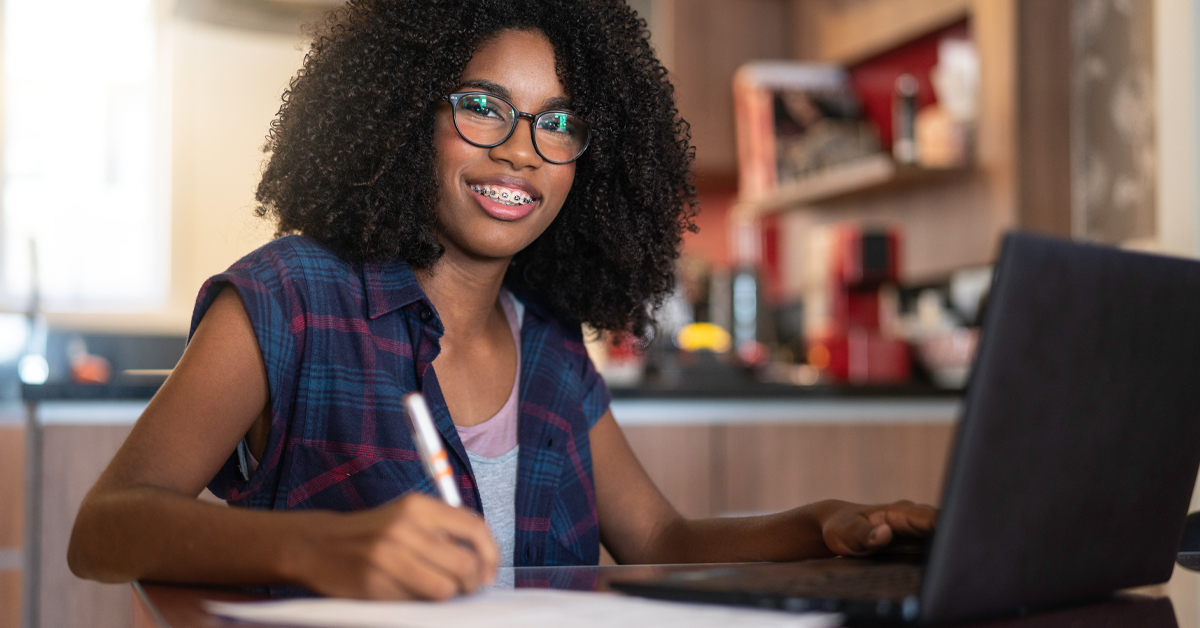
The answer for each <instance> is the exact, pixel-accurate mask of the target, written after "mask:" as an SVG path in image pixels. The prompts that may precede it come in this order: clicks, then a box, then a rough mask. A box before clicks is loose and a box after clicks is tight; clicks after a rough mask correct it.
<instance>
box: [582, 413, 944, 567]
mask: <svg viewBox="0 0 1200 628" xmlns="http://www.w3.org/2000/svg"><path fill="white" fill-rule="evenodd" d="M589 436H590V440H591V443H592V466H593V472H594V475H595V480H596V510H597V512H598V514H599V517H600V535H601V540H602V541H603V542H604V546H605V547H607V548H608V551H609V552H610V553H612V555H613V558H615V559H616V560H617V562H620V563H698V562H714V563H717V562H742V561H783V560H801V559H806V558H817V557H821V556H831V555H834V554H839V555H855V554H867V553H870V552H872V551H874V550H877V549H879V548H881V547H883V546H885V545H887V544H888V543H890V542H891V540H892V536H893V534H899V535H904V536H924V535H926V534H929V532H931V531H932V530H933V526H934V521H935V519H936V516H937V511H936V510H935V509H934V508H932V507H930V506H919V505H915V504H913V503H911V502H896V503H894V504H888V505H884V506H861V505H858V504H850V503H846V502H839V501H833V500H829V501H823V502H817V503H815V504H809V505H807V506H801V507H799V508H795V509H792V510H789V511H786V512H781V513H777V514H773V515H765V516H761V517H724V518H716V519H695V520H689V519H684V518H683V517H681V516H680V515H679V513H678V512H676V511H675V509H674V508H673V507H671V505H670V504H669V503H668V502H667V500H666V499H665V498H663V496H662V493H660V492H659V491H658V489H657V488H656V487H655V486H654V483H653V482H651V481H650V478H649V477H648V476H647V475H646V472H645V470H643V469H642V465H641V464H639V463H638V461H637V458H636V457H635V456H634V455H633V451H632V450H630V448H629V443H628V442H627V441H626V440H625V435H624V434H623V433H622V432H621V428H620V427H618V426H617V422H616V421H615V420H614V419H613V416H612V412H606V413H605V414H604V416H603V417H601V419H600V420H599V421H598V422H597V423H596V425H595V426H593V427H592V430H591V432H590V433H589Z"/></svg>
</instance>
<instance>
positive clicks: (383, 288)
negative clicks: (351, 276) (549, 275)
mask: <svg viewBox="0 0 1200 628" xmlns="http://www.w3.org/2000/svg"><path fill="white" fill-rule="evenodd" d="M363 285H364V286H365V287H366V293H367V313H368V314H369V315H370V317H371V318H372V319H376V318H379V317H380V316H383V315H384V314H387V313H389V312H393V311H395V310H398V309H400V308H403V307H406V306H409V305H412V304H413V303H424V304H425V305H426V306H428V308H429V310H430V311H435V310H434V307H433V303H432V302H431V301H430V300H429V297H427V296H425V290H423V289H422V288H421V284H420V283H418V282H417V276H416V274H415V273H413V271H412V267H411V266H409V265H408V262H406V261H403V260H400V261H395V262H386V263H377V262H367V263H365V264H363ZM504 287H505V288H507V289H508V290H509V291H510V292H512V293H513V295H514V296H516V297H517V298H518V299H520V300H521V302H522V303H523V304H525V309H526V311H527V312H529V313H531V314H533V315H535V316H537V317H538V318H541V319H543V320H548V319H549V318H550V308H549V306H548V305H547V304H546V303H545V302H544V301H543V300H542V298H541V295H539V294H537V293H536V292H535V291H534V290H531V289H529V288H528V287H526V286H525V285H523V284H522V283H520V282H517V281H512V280H511V278H506V280H505V282H504Z"/></svg>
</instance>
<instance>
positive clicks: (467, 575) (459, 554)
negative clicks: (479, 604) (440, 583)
mask: <svg viewBox="0 0 1200 628" xmlns="http://www.w3.org/2000/svg"><path fill="white" fill-rule="evenodd" d="M414 551H415V553H416V554H417V556H418V557H420V559H421V560H423V561H424V562H425V563H426V564H428V565H430V566H431V567H433V568H434V569H437V570H438V571H440V572H442V573H444V574H446V575H447V576H448V577H449V578H451V579H452V580H454V582H455V583H456V585H457V587H458V590H459V591H460V592H462V593H474V592H476V591H478V590H479V586H480V584H481V583H482V582H483V577H482V570H481V569H480V565H479V563H480V558H479V555H478V554H477V553H476V552H475V551H474V550H473V549H471V548H470V547H464V546H463V545H462V544H461V543H459V542H458V541H457V540H455V539H454V538H452V537H449V536H446V535H442V534H422V537H421V539H420V543H419V544H418V545H416V546H415V547H414Z"/></svg>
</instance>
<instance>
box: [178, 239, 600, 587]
mask: <svg viewBox="0 0 1200 628" xmlns="http://www.w3.org/2000/svg"><path fill="white" fill-rule="evenodd" d="M226 284H230V285H233V286H234V287H235V288H236V289H237V291H238V294H239V295H240V296H241V299H242V304H243V305H244V306H245V308H246V313H247V314H248V315H249V317H250V322H251V324H252V325H253V327H254V333H255V335H256V336H257V338H258V346H259V349H260V350H261V351H262V356H263V362H264V364H265V366H266V371H267V383H268V385H269V387H270V394H271V429H270V435H269V436H268V438H267V446H266V450H265V451H264V454H263V460H262V461H261V462H260V464H259V466H258V468H257V469H256V470H255V471H254V472H253V473H251V474H250V477H249V479H248V480H247V479H245V478H244V476H243V475H242V474H241V472H240V470H239V466H238V457H237V455H236V452H235V454H234V455H231V456H230V458H229V460H228V461H227V462H226V463H225V465H224V467H223V468H222V469H221V470H220V471H219V472H218V473H217V476H216V477H215V478H213V480H212V483H211V484H209V489H210V490H212V492H213V493H214V494H216V495H217V496H219V497H221V498H223V499H225V500H226V501H228V502H229V503H230V504H234V505H238V506H245V507H250V508H263V509H277V510H284V509H306V508H307V509H317V508H320V509H329V510H340V511H350V510H363V509H365V508H371V507H374V506H378V505H380V504H384V503H386V502H388V501H390V500H393V499H395V498H397V497H399V496H401V495H403V494H405V493H407V492H409V491H414V490H416V491H421V492H424V493H427V494H430V495H436V491H435V489H434V487H433V483H432V482H431V481H430V479H429V477H428V476H427V475H426V474H425V470H424V468H423V467H422V466H421V461H420V458H419V456H418V455H417V451H416V448H415V446H414V444H413V441H412V438H411V436H410V434H409V429H408V426H407V421H406V420H405V418H404V415H403V410H402V406H401V403H400V397H401V396H402V395H403V394H405V393H407V392H409V391H413V390H421V391H423V392H424V393H425V397H426V398H427V399H428V401H429V405H430V409H431V410H432V411H433V416H434V420H435V423H436V424H437V428H438V431H439V432H440V433H441V435H442V439H443V441H444V445H445V447H446V450H447V453H448V455H449V458H450V463H451V466H452V467H453V469H454V474H455V477H456V478H457V480H458V484H459V486H460V487H461V489H462V493H463V501H464V502H465V503H466V505H467V506H469V507H471V508H474V509H476V510H482V507H481V503H482V502H481V501H480V498H479V490H478V488H477V487H476V484H475V478H474V476H473V475H472V472H471V466H470V463H469V462H468V459H467V454H466V451H465V450H464V449H463V446H462V441H460V440H459V437H458V432H457V431H456V430H455V428H454V423H453V421H451V419H450V413H449V410H448V409H447V408H446V401H445V398H444V397H443V396H442V391H441V388H440V387H439V386H438V380H437V375H436V373H435V372H434V370H433V369H432V368H431V363H432V362H433V360H434V358H435V357H437V355H438V351H439V340H440V338H441V337H442V333H443V327H442V323H441V320H440V318H439V317H438V315H437V312H436V311H435V310H434V308H433V304H432V303H430V301H429V299H428V298H426V296H425V293H424V292H423V291H422V290H421V287H420V285H419V284H418V283H417V280H416V276H415V275H413V272H412V270H411V269H410V268H409V266H408V264H406V263H404V262H394V263H388V264H364V265H361V266H355V265H351V264H349V263H347V262H345V261H343V260H342V259H341V258H339V257H338V256H337V255H336V254H334V253H333V252H332V251H330V250H329V249H327V248H325V247H324V246H322V245H321V244H319V243H317V242H316V241H314V240H312V239H310V238H305V237H301V236H288V237H284V238H280V239H277V240H275V241H273V242H271V243H269V244H267V245H265V246H263V247H262V248H260V249H258V250H257V251H254V252H253V253H251V254H249V255H247V256H246V257H244V258H242V260H241V261H239V262H237V263H236V264H234V265H233V266H231V267H230V268H229V270H227V271H225V272H224V273H221V274H219V275H216V276H214V277H213V278H211V279H209V280H208V281H207V282H205V284H204V286H203V287H202V288H201V289H200V296H199V298H198V299H197V303H196V309H195V312H194V313H193V315H192V331H193V332H195V329H196V325H197V324H199V322H200V319H201V317H202V316H203V315H204V312H205V311H207V310H208V307H209V306H210V305H211V304H212V302H213V300H214V299H215V298H216V296H217V294H218V293H219V292H220V289H221V288H222V287H224V285H226ZM509 289H510V290H512V291H513V292H514V294H516V296H517V297H518V298H519V299H521V300H522V302H524V303H525V306H526V307H525V316H524V320H523V323H522V325H521V383H520V418H519V420H518V442H519V444H520V446H521V450H520V458H519V461H518V472H517V496H516V500H517V503H516V546H515V552H514V561H515V563H516V565H518V566H523V565H581V564H586V565H595V564H596V563H597V562H598V561H599V539H600V536H599V526H598V523H597V518H596V497H595V490H594V484H593V481H592V458H591V446H590V442H589V440H588V430H589V429H590V428H591V426H592V425H594V424H595V423H596V421H597V420H598V419H599V418H600V417H601V416H602V415H603V414H604V412H605V411H606V410H607V409H608V405H609V401H610V397H609V392H608V388H607V387H606V386H605V384H604V380H603V379H601V378H600V376H599V375H598V374H597V373H596V370H595V368H594V367H593V366H592V362H591V360H589V359H588V357H587V353H586V352H585V351H584V346H583V341H582V334H581V330H580V327H579V325H578V324H567V323H566V322H564V321H562V320H560V319H558V318H556V317H554V316H553V315H552V314H551V313H550V312H549V310H548V309H547V307H546V306H545V305H544V304H542V303H541V302H540V301H539V299H538V298H537V296H536V295H534V294H531V293H529V292H528V291H524V290H522V289H521V287H520V286H509ZM484 514H485V515H486V513H484Z"/></svg>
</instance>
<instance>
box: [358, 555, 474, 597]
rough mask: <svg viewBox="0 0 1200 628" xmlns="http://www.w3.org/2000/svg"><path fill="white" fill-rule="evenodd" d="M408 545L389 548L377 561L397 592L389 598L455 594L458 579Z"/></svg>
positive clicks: (457, 590)
mask: <svg viewBox="0 0 1200 628" xmlns="http://www.w3.org/2000/svg"><path fill="white" fill-rule="evenodd" d="M412 549H413V548H408V547H405V548H402V549H401V550H399V551H394V552H389V556H388V558H387V559H383V560H380V561H379V563H378V564H379V565H380V566H381V568H383V569H384V570H385V572H386V574H387V577H388V578H389V579H390V580H391V582H392V583H393V584H394V590H396V591H398V592H399V594H398V595H395V596H394V597H393V598H392V599H411V598H416V599H424V600H448V599H450V598H452V597H454V596H455V595H457V594H458V592H459V585H458V582H456V581H455V580H454V578H452V577H450V576H449V575H448V574H446V573H445V572H444V571H442V570H440V569H437V568H435V567H434V566H433V565H431V564H429V563H428V562H427V561H426V560H424V558H423V557H422V556H420V555H419V554H417V553H416V552H415V551H412ZM379 586H380V590H383V586H382V585H379Z"/></svg>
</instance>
